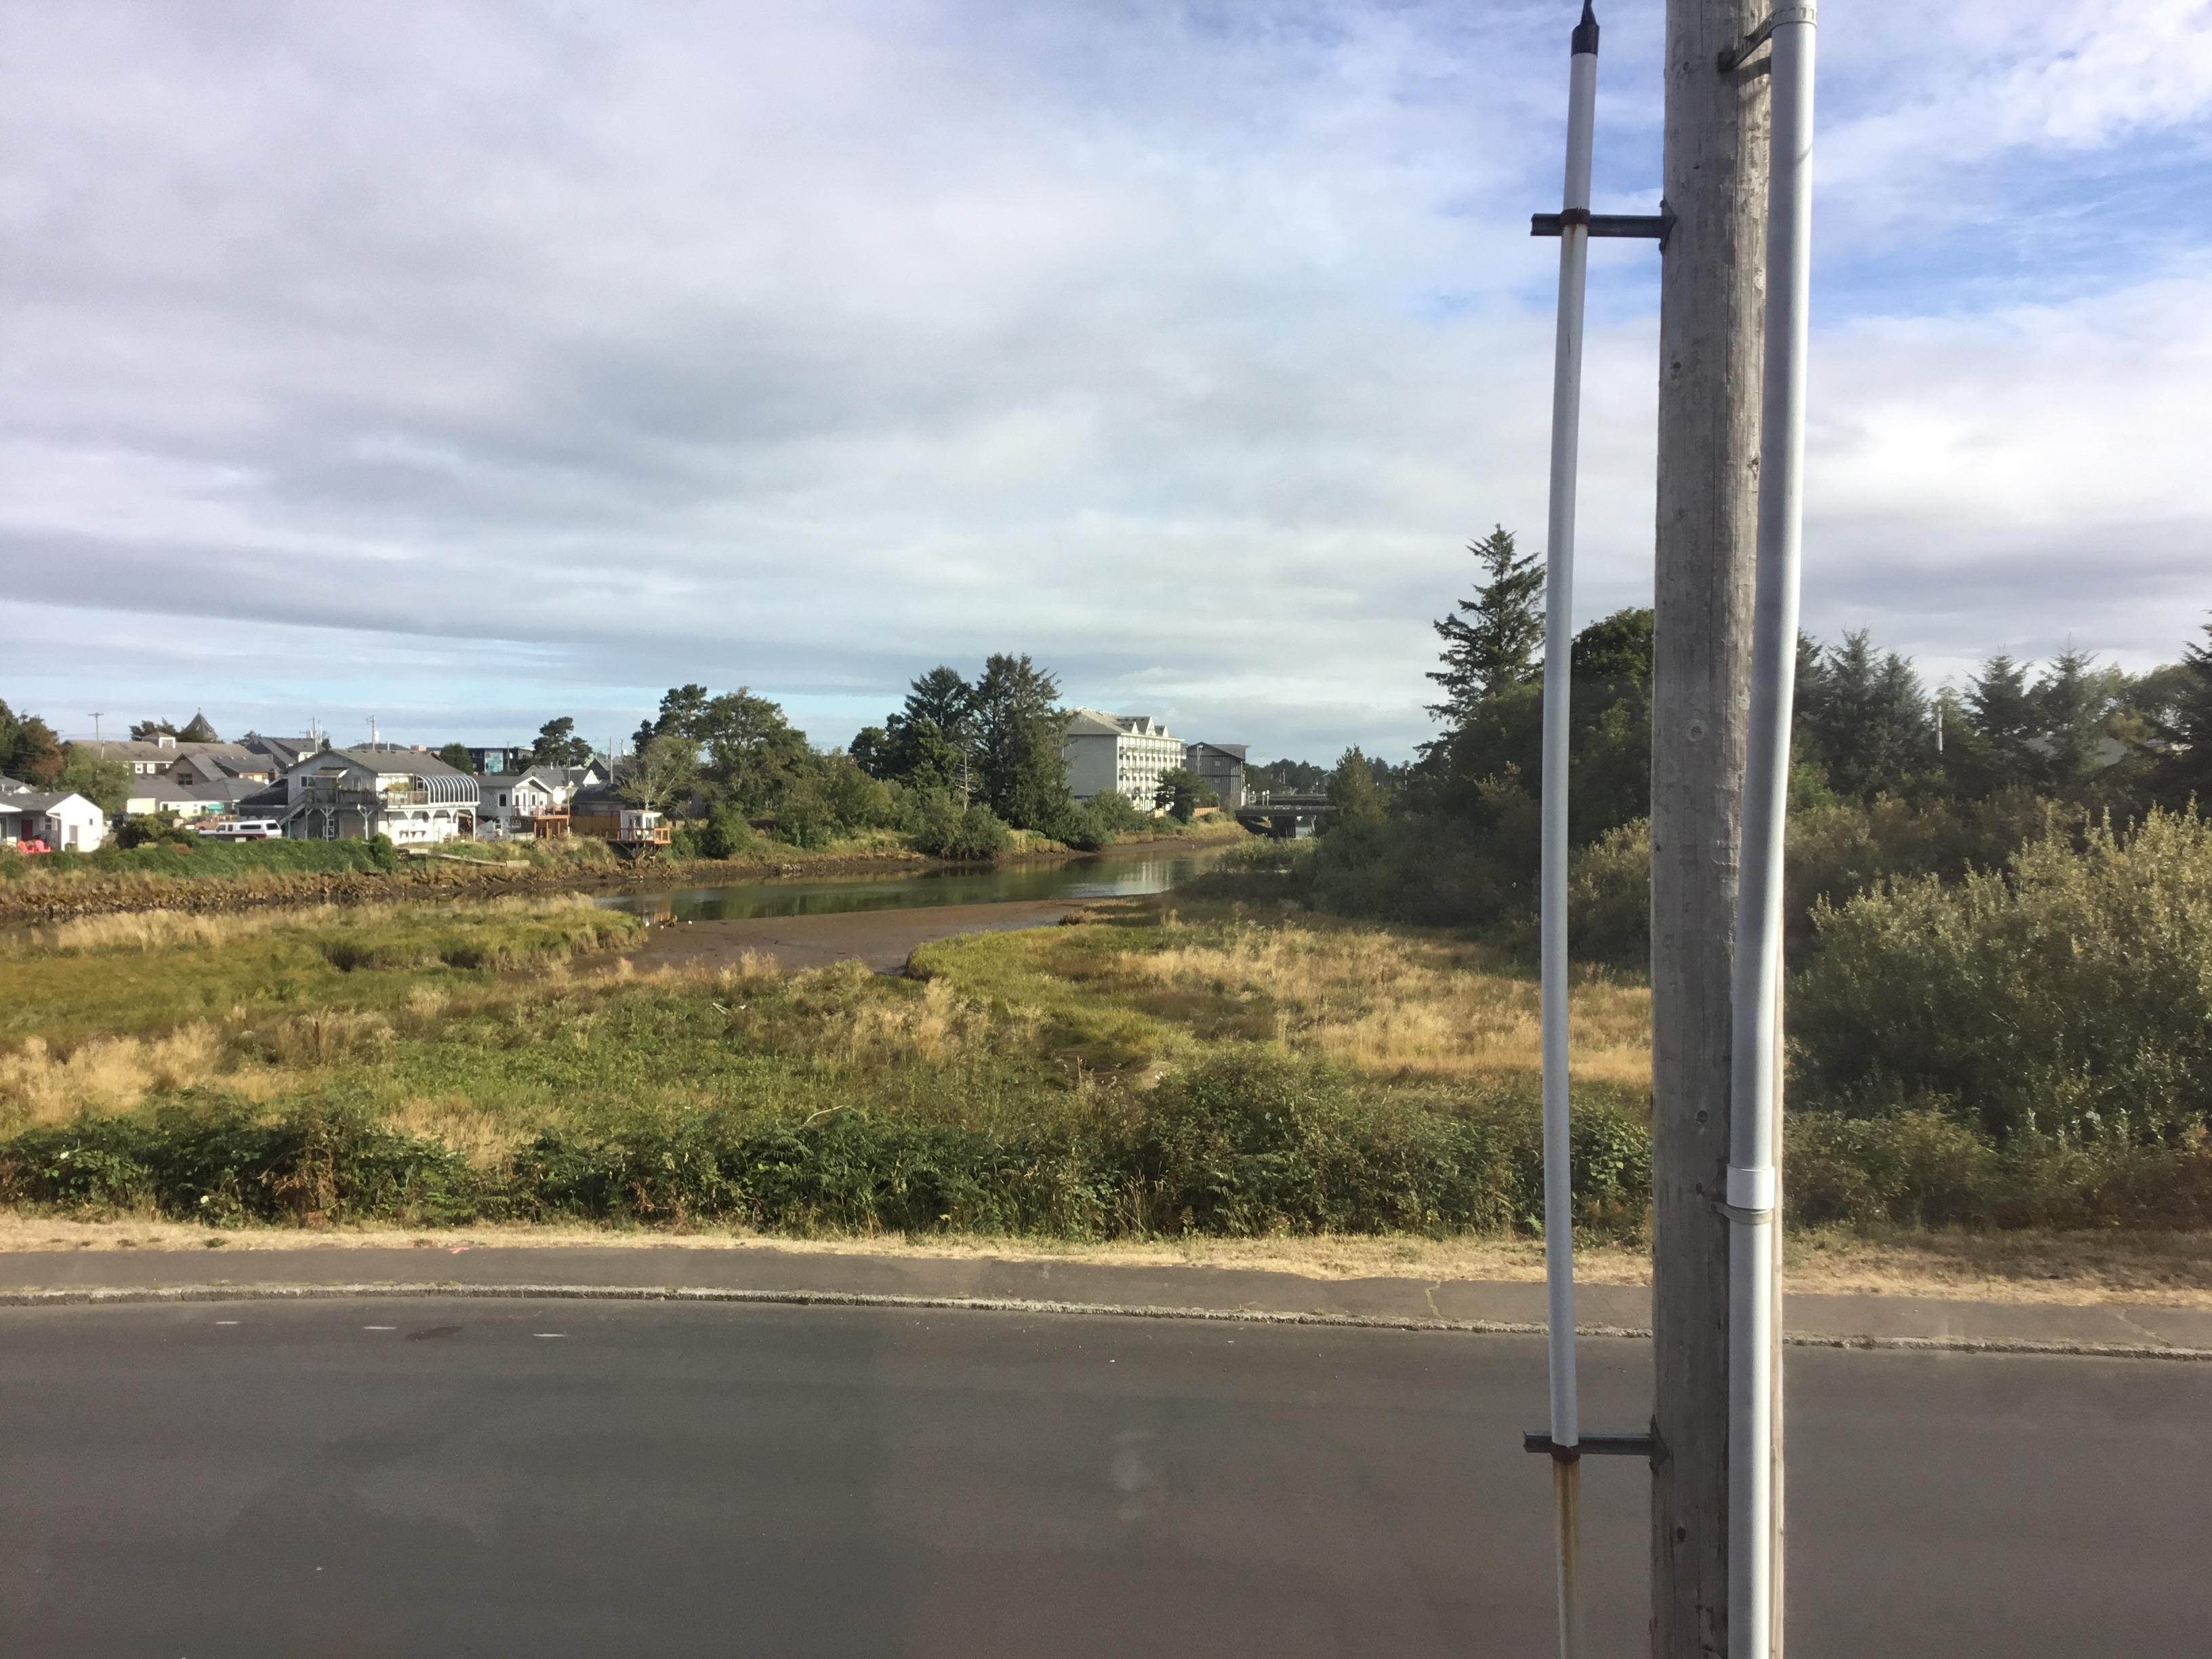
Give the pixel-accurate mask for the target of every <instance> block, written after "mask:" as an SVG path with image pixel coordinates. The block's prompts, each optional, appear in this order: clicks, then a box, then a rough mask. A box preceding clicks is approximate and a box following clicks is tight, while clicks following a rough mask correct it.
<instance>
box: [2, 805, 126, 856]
mask: <svg viewBox="0 0 2212 1659" xmlns="http://www.w3.org/2000/svg"><path fill="white" fill-rule="evenodd" d="M106 839H107V814H106V813H105V812H103V811H100V809H99V808H98V807H97V806H94V805H93V804H92V803H91V802H90V801H88V800H87V799H85V798H84V797H83V796H82V795H76V794H60V795H54V794H41V793H36V792H27V793H21V794H4V795H0V843H6V844H9V845H14V844H15V843H17V842H27V841H37V842H45V843H46V845H47V846H48V847H50V848H74V849H75V850H76V851H77V852H80V853H89V852H91V851H92V850H93V848H95V847H98V846H99V845H100V843H101V842H104V841H106Z"/></svg>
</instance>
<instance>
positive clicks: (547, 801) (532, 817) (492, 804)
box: [477, 766, 575, 836]
mask: <svg viewBox="0 0 2212 1659" xmlns="http://www.w3.org/2000/svg"><path fill="white" fill-rule="evenodd" d="M564 770H565V769H564V768H562V767H554V766H533V767H532V768H530V769H528V770H527V771H523V772H487V773H485V774H484V775H483V776H482V777H480V778H478V779H477V789H478V791H479V792H480V793H481V796H482V799H481V800H480V801H479V803H478V805H477V833H479V834H482V833H483V831H485V830H488V829H495V830H496V832H497V833H498V834H500V835H502V836H527V835H530V834H531V833H532V830H533V828H534V827H535V825H536V823H537V820H538V818H539V817H543V816H544V815H545V814H547V813H549V812H562V811H567V810H568V800H569V798H570V797H571V796H572V795H574V793H575V790H574V787H573V786H571V785H570V783H569V782H568V779H567V778H566V777H564V776H563V775H562V773H563V772H564Z"/></svg>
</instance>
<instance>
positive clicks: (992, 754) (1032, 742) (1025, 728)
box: [923, 653, 1075, 833]
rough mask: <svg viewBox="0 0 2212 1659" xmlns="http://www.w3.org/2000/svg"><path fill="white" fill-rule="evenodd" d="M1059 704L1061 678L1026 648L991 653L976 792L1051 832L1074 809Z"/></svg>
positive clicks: (1022, 821)
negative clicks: (1016, 653)
mask: <svg viewBox="0 0 2212 1659" xmlns="http://www.w3.org/2000/svg"><path fill="white" fill-rule="evenodd" d="M923 678H925V679H927V678H930V677H929V676H924V677H923ZM1059 703H1060V682H1059V681H1058V680H1056V679H1054V678H1053V677H1052V675H1050V674H1049V673H1048V672H1046V671H1044V670H1043V669H1042V668H1039V667H1038V666H1037V665H1036V664H1035V663H1033V662H1031V661H1030V659H1029V658H1028V656H1027V655H1022V656H1018V657H1017V656H1013V655H1011V654H1008V653H1000V654H999V655H997V656H994V657H992V658H990V659H988V660H987V661H986V662H985V663H984V665H983V677H982V678H981V679H979V680H977V681H976V682H975V692H974V696H973V700H972V702H971V703H970V709H971V713H970V714H969V721H970V724H969V734H970V737H971V740H972V742H973V744H974V745H975V781H976V788H977V793H980V794H981V797H982V799H983V803H984V805H987V806H988V807H989V808H990V809H991V811H994V812H995V813H996V814H998V816H999V817H1001V818H1003V819H1005V820H1006V822H1007V823H1010V824H1012V825H1013V826H1014V827H1015V828H1016V829H1038V830H1043V831H1046V832H1048V833H1049V832H1050V831H1051V830H1053V829H1055V828H1057V827H1059V826H1060V825H1062V824H1063V823H1065V821H1066V818H1067V817H1068V816H1069V814H1070V813H1072V812H1073V811H1074V806H1075V802H1074V798H1073V796H1072V795H1070V794H1069V793H1068V790H1067V757H1066V755H1065V754H1064V753H1063V752H1062V746H1061V745H1062V740H1063V738H1064V736H1065V734H1066V729H1067V717H1066V715H1065V714H1062V713H1061V712H1060V707H1059Z"/></svg>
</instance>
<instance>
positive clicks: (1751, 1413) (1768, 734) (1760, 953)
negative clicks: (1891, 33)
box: [1727, 4, 1814, 1659]
mask: <svg viewBox="0 0 2212 1659" xmlns="http://www.w3.org/2000/svg"><path fill="white" fill-rule="evenodd" d="M1767 27H1768V28H1769V39H1770V40H1771V61H1770V64H1769V66H1768V79H1769V82H1770V84H1771V94H1770V96H1771V103H1770V111H1771V149H1770V155H1769V159H1768V171H1767V218H1766V307H1765V362H1764V366H1763V370H1762V384H1761V389H1760V410H1759V540H1758V556H1757V568H1758V576H1757V589H1756V597H1755V599H1754V600H1753V624H1752V661H1751V705H1750V731H1749V734H1748V742H1747V754H1746V757H1745V775H1744V792H1743V851H1742V863H1741V874H1740V878H1739V884H1738V887H1737V890H1736V927H1735V972H1734V980H1733V984H1732V995H1731V999H1730V1000H1731V1011H1730V1019H1731V1025H1732V1032H1733V1040H1732V1042H1731V1044H1730V1079H1729V1167H1728V1181H1727V1194H1728V1196H1727V1214H1728V1218H1729V1346H1730V1352H1729V1619H1728V1635H1729V1640H1728V1650H1729V1659H1768V1656H1770V1655H1771V1653H1773V1652H1774V1651H1775V1650H1776V1649H1777V1648H1778V1646H1779V1641H1778V1636H1779V1624H1780V1597H1779V1596H1778V1595H1777V1593H1776V1588H1777V1587H1776V1582H1775V1581H1776V1559H1775V1558H1776V1553H1775V1547H1774V1544H1775V1533H1776V1528H1777V1520H1778V1516H1777V1510H1776V1504H1775V1486H1776V1482H1775V1467H1774V1466H1775V1456H1776V1444H1777V1427H1778V1419H1779V1417H1780V1411H1781V1406H1780V1398H1779V1387H1778V1383H1779V1376H1780V1358H1781V1356H1780V1348H1779V1333H1778V1330H1777V1328H1776V1320H1775V1307H1776V1304H1777V1300H1778V1297H1777V1291H1778V1273H1777V1268H1776V1254H1777V1253H1776V1250H1775V1248H1774V1237H1773V1233H1772V1229H1773V1228H1775V1227H1776V1226H1778V1225H1780V1219H1781V1218H1780V1216H1779V1214H1778V1209H1777V1199H1778V1179H1777V1169H1776V1165H1777V1154H1778V1150H1779V1136H1780V1127H1781V1125H1780V1094H1781V1090H1780V1069H1781V1068H1780V1057H1781V1032H1780V1025H1781V989H1782V917H1783V893H1782V874H1783V867H1782V866H1783V850H1784V832H1785V829H1786V825H1787V818H1788V813H1789V794H1790V714H1791V706H1792V702H1793V701H1794V694H1795V690H1796V685H1795V681H1796V664H1797V599H1798V578H1799V569H1800V564H1801V558H1802V545H1803V527H1804V510H1803V500H1802V493H1801V482H1802V475H1803V471H1804V459H1805V365H1806V357H1807V312H1808V307H1809V302H1810V272H1811V253H1812V230H1813V215H1812V161H1813V60H1814V8H1813V7H1812V6H1810V5H1804V4H1799V5H1785V6H1781V7H1778V8H1777V9H1776V10H1775V12H1774V13H1773V14H1772V15H1771V19H1770V20H1769V23H1768V25H1767Z"/></svg>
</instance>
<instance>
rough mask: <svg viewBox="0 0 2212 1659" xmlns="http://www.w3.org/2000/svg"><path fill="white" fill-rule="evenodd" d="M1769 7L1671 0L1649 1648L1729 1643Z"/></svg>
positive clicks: (1693, 1652)
mask: <svg viewBox="0 0 2212 1659" xmlns="http://www.w3.org/2000/svg"><path fill="white" fill-rule="evenodd" d="M1765 3H1766V0H1668V4H1667V43H1666V77H1667V114H1666V139H1665V161H1664V168H1663V175H1664V180H1665V191H1666V203H1667V208H1668V211H1669V212H1670V213H1671V214H1672V216H1673V217H1674V224H1673V227H1672V228H1671V230H1670V231H1669V233H1668V240H1667V242H1666V245H1665V258H1664V260H1663V262H1662V276H1661V281H1660V304H1659V356H1660V373H1659V500H1658V538H1657V574H1656V592H1655V597H1654V601H1653V604H1654V609H1655V611H1656V625H1655V635H1654V640H1653V663H1652V696H1653V714H1652V725H1651V751H1652V752H1651V761H1652V765H1651V1024H1652V1055H1651V1062H1652V1064H1651V1085H1652V1104H1651V1110H1652V1225H1651V1231H1652V1304H1653V1305H1652V1325H1653V1335H1654V1337H1655V1339H1656V1340H1655V1342H1654V1346H1653V1359H1654V1364H1655V1367H1656V1378H1655V1384H1656V1386H1655V1392H1654V1404H1653V1424H1652V1426H1653V1432H1654V1435H1655V1437H1656V1453H1655V1455H1654V1458H1653V1480H1652V1499H1651V1521H1652V1544H1651V1651H1652V1653H1653V1654H1654V1655H1655V1656H1660V1659H1709V1656H1717V1655H1723V1654H1725V1653H1726V1652H1727V1650H1728V1595H1729V1581H1728V1531H1727V1520H1728V1496H1729V1480H1728V1439H1729V1433H1728V1431H1729V1419H1728V1402H1729V1350H1728V1334H1729V1330H1728V1328H1729V1312H1728V1310H1729V1275H1728V1248H1729V1239H1728V1224H1727V1221H1726V1220H1725V1218H1723V1214H1722V1213H1721V1212H1720V1211H1719V1209H1718V1208H1717V1200H1719V1199H1720V1198H1721V1197H1722V1196H1723V1193H1724V1191H1725V1181H1724V1176H1723V1171H1724V1170H1725V1168H1726V1166H1727V1164H1728V1162H1729V974H1730V967H1731V960H1732V951H1731V945H1732V941H1733V937H1734V933H1735V902H1736V860H1737V854H1738V849H1739V847H1740V844H1741V805H1742V793H1743V776H1744V757H1745V741H1746V735H1747V723H1748V712H1747V689H1748V683H1749V677H1750V664H1751V623H1752V590H1753V556H1754V551H1755V545H1756V539H1757V528H1758V525H1757V519H1758V499H1759V370H1760V362H1761V353H1760V324H1761V307H1762V301H1763V297H1764V292H1765V283H1764V270H1765V240H1764V239H1765V222H1766V133H1767V124H1766V92H1765V76H1764V73H1763V71H1764V67H1765V66H1764V64H1763V63H1759V64H1753V65H1751V66H1750V67H1748V68H1746V69H1741V70H1735V71H1734V72H1732V73H1729V74H1723V73H1722V72H1721V70H1720V69H1719V67H1718V66H1719V61H1720V55H1721V53H1722V52H1723V51H1724V50H1726V49H1728V48H1729V47H1731V46H1735V44H1736V43H1737V42H1739V41H1740V40H1742V39H1743V38H1744V36H1746V35H1747V34H1748V33H1750V32H1751V30H1752V29H1753V27H1754V26H1755V25H1756V24H1757V23H1758V22H1759V20H1760V18H1761V17H1762V16H1763V15H1764V14H1765Z"/></svg>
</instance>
